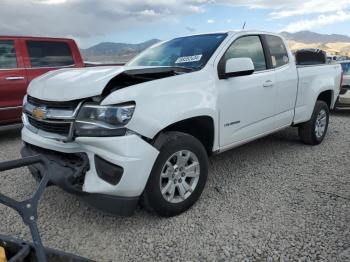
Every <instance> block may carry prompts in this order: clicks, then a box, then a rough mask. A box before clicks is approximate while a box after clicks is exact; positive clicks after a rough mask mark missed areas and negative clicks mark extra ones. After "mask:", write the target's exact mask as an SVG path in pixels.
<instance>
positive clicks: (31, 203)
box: [0, 155, 92, 262]
mask: <svg viewBox="0 0 350 262" xmlns="http://www.w3.org/2000/svg"><path fill="white" fill-rule="evenodd" d="M33 164H40V165H41V166H42V169H43V171H44V173H43V177H42V180H41V182H40V184H39V186H38V188H37V190H36V191H35V192H34V193H33V195H32V196H31V198H29V199H27V200H24V201H20V202H19V201H16V200H14V199H12V198H9V197H7V196H5V195H3V194H1V193H0V203H1V204H4V205H6V206H8V207H10V208H12V209H14V210H16V211H17V212H18V213H19V214H20V216H21V217H22V219H23V222H24V223H25V224H26V225H27V226H28V227H29V229H30V232H31V234H32V239H33V244H32V243H27V242H25V241H22V240H17V239H14V238H11V237H7V236H3V235H0V247H2V248H3V249H4V250H5V254H2V255H4V256H5V257H6V259H7V260H8V261H39V262H46V261H50V262H63V261H71V262H92V260H89V259H86V258H82V257H78V256H75V255H72V254H68V253H64V252H61V251H57V250H53V249H49V248H45V247H44V246H43V244H42V241H41V238H40V234H39V231H38V226H37V222H36V221H37V219H38V214H37V210H38V203H39V200H40V198H41V196H42V194H43V193H44V191H45V188H46V186H47V184H48V183H49V181H50V174H51V173H52V166H51V165H50V162H49V161H48V160H47V159H45V158H44V157H42V156H40V155H37V156H32V157H26V158H23V159H18V160H13V161H8V162H2V163H0V172H1V171H6V170H10V169H15V168H20V167H23V166H29V165H33Z"/></svg>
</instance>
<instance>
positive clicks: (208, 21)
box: [207, 19, 215, 24]
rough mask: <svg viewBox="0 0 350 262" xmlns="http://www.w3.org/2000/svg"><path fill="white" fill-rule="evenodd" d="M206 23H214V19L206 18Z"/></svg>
mask: <svg viewBox="0 0 350 262" xmlns="http://www.w3.org/2000/svg"><path fill="white" fill-rule="evenodd" d="M207 23H208V24H214V23H215V20H214V19H208V20H207Z"/></svg>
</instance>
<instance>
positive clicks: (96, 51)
mask: <svg viewBox="0 0 350 262" xmlns="http://www.w3.org/2000/svg"><path fill="white" fill-rule="evenodd" d="M281 35H283V36H284V37H285V38H286V39H287V41H288V43H289V46H290V48H291V49H292V50H297V49H301V48H319V49H322V50H325V51H326V52H327V53H328V54H335V55H338V54H339V55H346V56H349V57H350V37H349V36H346V35H339V34H319V33H315V32H311V31H300V32H297V33H288V32H281ZM160 41H161V40H159V39H151V40H148V41H146V42H142V43H139V44H127V43H113V42H102V43H99V44H97V45H94V46H92V47H90V48H87V49H81V52H82V55H83V57H84V60H86V61H90V62H102V63H126V62H128V61H129V60H130V59H132V58H133V57H134V56H136V55H137V54H139V53H140V52H141V51H143V50H145V49H146V48H148V47H150V46H152V45H154V44H156V43H158V42H160Z"/></svg>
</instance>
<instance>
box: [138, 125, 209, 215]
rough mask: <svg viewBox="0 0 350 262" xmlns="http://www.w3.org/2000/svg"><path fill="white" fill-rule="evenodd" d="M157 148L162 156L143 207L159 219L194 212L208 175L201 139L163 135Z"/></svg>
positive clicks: (146, 190) (155, 169)
mask: <svg viewBox="0 0 350 262" xmlns="http://www.w3.org/2000/svg"><path fill="white" fill-rule="evenodd" d="M154 146H155V147H156V148H157V149H158V150H159V151H160V153H159V155H158V158H157V159H156V161H155V163H154V166H153V168H152V171H151V174H150V177H149V179H148V182H147V185H146V188H145V190H144V193H143V194H142V197H141V205H142V206H143V207H144V208H145V209H146V210H148V211H151V212H154V213H156V214H157V215H159V216H163V217H172V216H176V215H179V214H181V213H183V212H185V211H186V210H188V209H189V208H191V207H192V205H193V204H194V203H195V202H196V201H197V200H198V199H199V197H200V196H201V194H202V192H203V189H204V187H205V184H206V181H207V175H208V155H207V152H206V150H205V148H204V146H203V145H202V143H201V142H200V141H199V140H198V139H196V138H195V137H193V136H191V135H188V134H185V133H181V132H166V133H161V134H160V135H159V136H158V138H157V139H156V141H155V143H154ZM186 159H187V161H186ZM197 162H198V165H197ZM182 163H184V164H182ZM190 171H191V172H190ZM198 173H199V174H198ZM185 175H186V176H185ZM187 175H188V176H187ZM184 185H187V186H184ZM180 189H181V190H180ZM162 190H163V193H162ZM184 190H185V191H184ZM164 192H165V193H164ZM184 192H186V193H184ZM181 193H182V194H181Z"/></svg>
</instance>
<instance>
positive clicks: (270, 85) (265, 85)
mask: <svg viewBox="0 0 350 262" xmlns="http://www.w3.org/2000/svg"><path fill="white" fill-rule="evenodd" d="M263 87H273V81H272V80H267V81H266V82H265V83H264V84H263Z"/></svg>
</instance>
